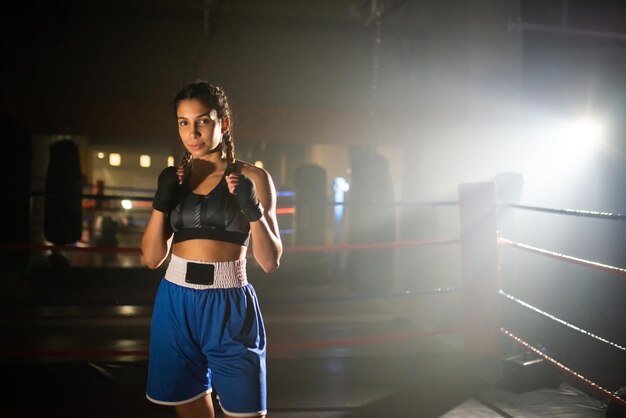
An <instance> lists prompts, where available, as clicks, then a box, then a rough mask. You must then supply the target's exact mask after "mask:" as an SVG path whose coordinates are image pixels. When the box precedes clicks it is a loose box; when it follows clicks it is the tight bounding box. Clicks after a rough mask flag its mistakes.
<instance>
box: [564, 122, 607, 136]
mask: <svg viewBox="0 0 626 418" xmlns="http://www.w3.org/2000/svg"><path fill="white" fill-rule="evenodd" d="M569 134H570V135H571V139H572V141H576V142H597V141H600V140H602V138H603V137H604V127H603V126H602V124H601V123H600V122H598V121H597V120H594V119H591V118H582V119H579V120H577V121H575V122H573V123H572V124H571V126H570V127H569Z"/></svg>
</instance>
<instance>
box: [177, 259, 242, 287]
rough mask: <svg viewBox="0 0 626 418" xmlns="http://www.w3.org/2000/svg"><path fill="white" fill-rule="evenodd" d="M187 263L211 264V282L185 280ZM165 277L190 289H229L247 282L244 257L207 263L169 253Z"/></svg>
mask: <svg viewBox="0 0 626 418" xmlns="http://www.w3.org/2000/svg"><path fill="white" fill-rule="evenodd" d="M187 263H197V264H213V265H214V266H215V273H214V276H213V277H214V279H213V284H211V285H205V284H194V283H187V282H185V275H186V274H187ZM165 279H166V280H168V281H170V282H172V283H174V284H177V285H179V286H184V287H190V288H192V289H198V290H204V289H230V288H233V287H243V286H245V285H247V284H248V278H247V276H246V259H245V258H244V259H243V260H234V261H216V262H213V263H209V262H206V261H198V260H187V259H186V258H182V257H178V256H176V255H174V254H172V255H171V258H170V263H169V265H168V266H167V271H166V272H165Z"/></svg>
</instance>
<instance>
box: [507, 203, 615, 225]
mask: <svg viewBox="0 0 626 418" xmlns="http://www.w3.org/2000/svg"><path fill="white" fill-rule="evenodd" d="M499 206H503V207H508V208H516V209H527V210H533V211H537V212H547V213H557V214H560V215H573V216H584V217H587V218H602V219H613V220H617V221H626V215H623V214H620V213H611V212H598V211H593V210H581V209H555V208H543V207H540V206H528V205H518V204H514V203H501V204H499Z"/></svg>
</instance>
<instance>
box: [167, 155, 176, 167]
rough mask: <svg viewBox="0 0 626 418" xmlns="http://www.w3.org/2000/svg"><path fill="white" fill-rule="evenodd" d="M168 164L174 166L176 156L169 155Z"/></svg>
mask: <svg viewBox="0 0 626 418" xmlns="http://www.w3.org/2000/svg"><path fill="white" fill-rule="evenodd" d="M167 166H168V167H174V157H172V156H171V155H170V156H169V157H167Z"/></svg>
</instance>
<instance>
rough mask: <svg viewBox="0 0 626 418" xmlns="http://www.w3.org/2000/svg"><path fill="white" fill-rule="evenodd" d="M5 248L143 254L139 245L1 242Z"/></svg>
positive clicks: (1, 247) (0, 247)
mask: <svg viewBox="0 0 626 418" xmlns="http://www.w3.org/2000/svg"><path fill="white" fill-rule="evenodd" d="M0 249H3V250H33V251H75V252H85V253H125V254H141V248H139V247H77V246H72V245H46V244H13V243H5V242H0Z"/></svg>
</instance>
